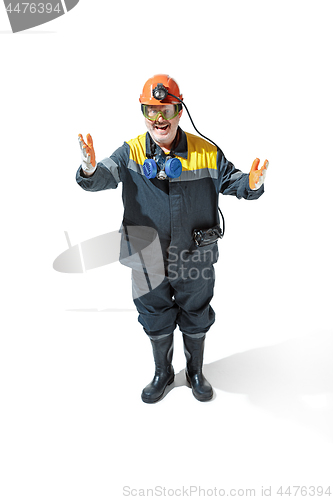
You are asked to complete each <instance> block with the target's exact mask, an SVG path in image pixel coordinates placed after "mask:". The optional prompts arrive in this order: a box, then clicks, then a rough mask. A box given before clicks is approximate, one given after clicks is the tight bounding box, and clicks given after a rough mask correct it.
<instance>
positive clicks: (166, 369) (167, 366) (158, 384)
mask: <svg viewBox="0 0 333 500" xmlns="http://www.w3.org/2000/svg"><path fill="white" fill-rule="evenodd" d="M149 338H150V341H151V345H152V347H153V355H154V361H155V375H154V378H153V380H152V381H151V382H150V384H148V385H147V386H146V387H145V388H144V389H143V391H142V394H141V399H142V401H144V402H145V403H156V402H157V401H159V400H160V399H161V398H162V396H163V394H164V391H165V389H166V387H167V386H168V385H170V384H172V382H173V381H174V379H175V372H174V370H173V366H172V364H171V361H172V355H173V333H172V334H170V335H166V336H163V337H162V338H159V339H156V338H155V339H154V338H153V337H149Z"/></svg>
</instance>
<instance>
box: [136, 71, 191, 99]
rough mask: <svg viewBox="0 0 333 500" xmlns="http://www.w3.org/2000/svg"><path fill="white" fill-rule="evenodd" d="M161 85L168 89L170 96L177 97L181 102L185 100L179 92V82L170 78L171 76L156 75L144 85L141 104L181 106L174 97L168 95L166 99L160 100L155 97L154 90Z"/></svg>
mask: <svg viewBox="0 0 333 500" xmlns="http://www.w3.org/2000/svg"><path fill="white" fill-rule="evenodd" d="M158 84H160V85H162V86H163V87H165V88H166V90H167V91H168V92H170V94H173V95H175V96H176V97H178V98H179V99H180V100H183V96H182V95H181V94H180V92H179V87H178V84H177V82H176V81H175V80H174V79H173V78H170V76H169V75H155V76H153V77H152V78H149V80H147V81H146V83H145V84H144V87H143V90H142V94H141V95H140V99H139V101H140V102H141V104H155V105H156V104H179V101H177V99H175V98H174V97H172V96H170V95H167V96H166V97H165V98H164V99H162V100H158V99H155V97H154V96H153V90H154V89H155V88H156V87H157V85H158Z"/></svg>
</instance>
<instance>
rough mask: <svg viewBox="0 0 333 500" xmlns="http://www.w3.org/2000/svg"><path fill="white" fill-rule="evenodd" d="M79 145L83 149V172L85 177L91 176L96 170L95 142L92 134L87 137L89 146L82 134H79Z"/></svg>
mask: <svg viewBox="0 0 333 500" xmlns="http://www.w3.org/2000/svg"><path fill="white" fill-rule="evenodd" d="M79 143H80V148H81V159H82V165H81V167H82V170H83V172H84V174H85V175H87V176H90V175H92V174H93V173H94V172H95V170H96V166H97V164H96V159H95V150H94V146H93V140H92V137H91V135H90V134H88V135H87V144H86V143H85V142H84V140H83V137H82V134H79Z"/></svg>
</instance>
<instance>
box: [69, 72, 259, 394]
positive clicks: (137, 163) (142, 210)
mask: <svg viewBox="0 0 333 500" xmlns="http://www.w3.org/2000/svg"><path fill="white" fill-rule="evenodd" d="M139 100H140V103H141V110H142V113H143V116H144V119H145V124H146V127H147V129H148V131H147V132H146V133H144V134H142V135H139V136H138V137H136V138H135V139H132V140H129V141H127V142H125V143H124V144H123V145H122V146H121V147H120V148H119V149H117V150H116V151H115V152H114V153H113V154H112V155H111V156H110V157H109V158H106V159H104V160H102V161H101V162H99V163H96V160H95V152H94V148H93V142H92V138H91V136H90V135H89V134H88V136H87V142H86V143H85V142H84V140H83V137H82V135H81V134H80V135H79V141H80V146H81V153H82V165H81V166H80V168H79V169H78V171H77V176H76V180H77V182H78V184H79V185H80V186H81V187H82V188H83V189H85V190H87V191H99V190H102V189H110V188H111V189H114V188H116V187H117V186H118V184H119V183H120V182H122V187H123V191H122V193H123V203H124V217H123V228H125V229H126V228H129V227H139V228H140V227H142V228H152V229H153V230H154V231H155V232H157V234H158V238H159V242H160V246H161V251H162V255H163V260H162V262H163V266H164V274H163V276H162V281H161V283H160V284H159V285H158V286H156V287H153V286H150V287H149V290H148V291H147V293H143V294H142V293H141V294H140V293H137V294H135V295H134V296H133V299H134V303H135V305H136V308H137V310H138V313H139V322H140V323H141V325H142V326H143V328H144V331H145V332H146V334H147V335H148V336H149V338H150V340H151V344H152V349H153V355H154V361H155V375H154V377H153V379H152V381H151V383H150V384H148V385H147V386H146V387H145V388H144V389H143V391H142V395H141V397H142V400H143V401H144V402H145V403H155V402H156V401H158V400H160V399H161V398H162V397H163V394H164V391H165V389H166V387H167V386H168V385H170V384H171V383H172V382H173V381H174V370H173V367H172V354H173V333H174V330H175V329H176V327H177V325H178V327H179V329H180V331H181V332H182V334H183V341H184V351H185V356H186V378H187V381H188V382H189V384H190V386H191V388H192V392H193V395H194V396H195V398H196V399H198V400H199V401H209V400H210V399H211V398H212V397H213V389H212V386H211V385H210V383H209V382H208V381H207V380H206V378H205V377H204V375H203V372H202V364H203V353H204V342H205V336H206V333H207V332H208V330H209V329H210V327H211V326H212V324H213V323H214V320H215V313H214V311H213V309H212V307H211V305H210V301H211V299H212V297H213V289H214V268H213V265H214V264H215V263H216V261H217V259H218V249H217V239H218V238H217V237H215V238H214V235H218V233H219V214H218V196H219V193H222V194H230V195H234V196H237V198H245V199H247V200H255V199H257V198H259V196H261V195H262V194H263V192H264V186H263V182H264V178H265V174H266V170H267V167H268V161H267V160H266V161H265V163H264V166H263V167H262V168H261V169H259V168H258V167H259V159H256V160H255V161H254V162H253V165H252V168H251V171H250V173H249V174H245V173H243V172H241V171H240V170H238V169H236V168H235V167H234V165H233V164H232V163H230V162H229V161H228V160H227V159H226V158H225V156H224V154H223V152H222V151H221V150H220V149H219V148H218V147H217V146H216V145H214V144H211V143H210V142H208V141H207V140H205V139H203V138H201V137H199V136H196V135H193V134H189V133H187V132H184V131H183V130H182V129H181V128H180V127H179V120H180V118H181V116H182V113H183V109H182V108H183V104H182V101H183V97H182V95H181V94H180V92H179V87H178V85H177V83H176V81H175V80H174V79H172V78H170V77H169V76H168V75H164V74H161V75H155V76H154V77H152V78H150V79H149V80H148V81H147V82H146V83H145V85H144V87H143V91H142V94H141V95H140V99H139ZM132 273H133V274H132V276H134V278H132V279H133V287H134V288H135V287H140V277H138V275H139V274H140V273H139V272H138V271H137V270H134V269H133V271H132ZM141 274H142V276H144V277H145V278H146V279H147V280H148V282H149V272H148V273H147V272H145V270H143V271H142V273H141Z"/></svg>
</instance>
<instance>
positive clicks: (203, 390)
mask: <svg viewBox="0 0 333 500" xmlns="http://www.w3.org/2000/svg"><path fill="white" fill-rule="evenodd" d="M205 337H206V336H205V335H204V336H202V337H199V338H195V337H191V336H190V335H185V334H183V340H184V352H185V356H186V361H187V365H186V371H185V373H186V379H187V381H188V383H189V384H190V386H191V387H192V393H193V396H194V397H195V398H196V399H197V400H198V401H209V400H210V399H212V397H213V388H212V386H211V385H210V383H209V382H208V380H206V378H205V377H204V375H203V373H202V363H203V353H204V345H205Z"/></svg>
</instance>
